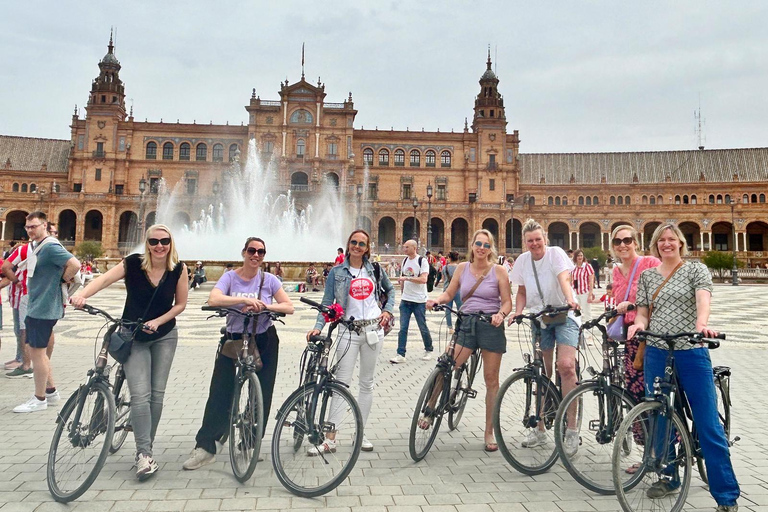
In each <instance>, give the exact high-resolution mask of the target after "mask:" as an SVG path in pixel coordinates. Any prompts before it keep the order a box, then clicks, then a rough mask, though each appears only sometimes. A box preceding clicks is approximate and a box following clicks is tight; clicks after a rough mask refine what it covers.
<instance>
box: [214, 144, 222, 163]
mask: <svg viewBox="0 0 768 512" xmlns="http://www.w3.org/2000/svg"><path fill="white" fill-rule="evenodd" d="M213 161H214V162H223V161H224V145H223V144H214V145H213Z"/></svg>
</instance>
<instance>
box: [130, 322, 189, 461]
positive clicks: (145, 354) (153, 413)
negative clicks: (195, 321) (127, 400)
mask: <svg viewBox="0 0 768 512" xmlns="http://www.w3.org/2000/svg"><path fill="white" fill-rule="evenodd" d="M178 339H179V338H178V331H177V330H176V328H175V327H174V328H173V330H171V332H169V333H168V334H166V335H165V336H163V337H162V338H159V339H156V340H154V341H134V342H133V347H132V348H131V355H130V356H128V360H127V361H126V362H125V364H124V365H123V370H124V371H125V379H126V381H127V382H128V389H129V390H130V391H131V425H132V426H133V437H134V439H135V440H136V454H137V455H138V454H141V453H143V454H145V455H149V456H150V457H151V456H152V444H153V443H154V441H155V434H156V433H157V425H158V424H159V423H160V416H161V415H162V413H163V398H164V397H165V386H166V384H167V383H168V374H170V372H171V363H173V356H174V354H175V353H176V344H177V343H178Z"/></svg>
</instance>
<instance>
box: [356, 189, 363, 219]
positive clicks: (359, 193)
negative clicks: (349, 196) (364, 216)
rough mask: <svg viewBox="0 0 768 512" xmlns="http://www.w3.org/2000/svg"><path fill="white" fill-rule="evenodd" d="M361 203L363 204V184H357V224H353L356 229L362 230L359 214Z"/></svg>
mask: <svg viewBox="0 0 768 512" xmlns="http://www.w3.org/2000/svg"><path fill="white" fill-rule="evenodd" d="M362 203H363V184H362V183H358V184H357V222H355V224H356V225H357V226H356V229H360V228H362V227H363V226H362V222H361V219H360V214H361V212H362V209H363V208H362Z"/></svg>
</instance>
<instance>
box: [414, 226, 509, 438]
mask: <svg viewBox="0 0 768 512" xmlns="http://www.w3.org/2000/svg"><path fill="white" fill-rule="evenodd" d="M497 257H498V256H497V253H496V244H495V242H494V239H493V234H491V232H490V231H488V230H487V229H480V230H478V231H475V236H473V237H472V245H471V246H470V254H469V262H468V263H460V264H459V266H458V267H456V271H455V272H454V274H453V277H452V278H451V282H450V284H449V285H448V288H447V289H446V290H445V291H444V292H443V293H442V294H440V296H439V297H438V298H437V300H429V301H427V308H428V309H430V310H431V309H432V308H433V307H434V306H435V305H436V304H448V303H449V302H450V301H451V300H453V298H454V297H455V296H456V293H459V292H460V293H461V302H462V306H461V311H462V312H464V313H493V320H492V321H491V323H490V324H488V323H486V322H480V321H478V319H477V317H470V319H469V321H465V322H463V323H462V324H461V327H460V328H459V334H458V337H457V341H456V345H457V346H456V347H455V349H454V350H455V352H454V358H455V360H456V366H457V367H458V366H461V365H462V364H464V362H465V361H466V360H467V359H468V358H469V356H470V355H472V352H474V351H475V350H477V349H478V348H480V349H482V350H483V352H482V357H483V377H484V378H485V451H487V452H495V451H496V450H498V449H499V445H498V444H496V440H495V438H494V435H493V406H494V403H495V402H496V394H497V393H498V391H499V369H500V368H501V356H502V355H504V353H505V352H506V351H507V338H506V337H505V336H504V325H503V324H504V318H505V317H506V316H507V315H508V314H509V313H510V311H512V294H511V291H510V288H509V279H508V278H507V271H506V270H505V269H504V267H502V266H501V265H497V264H496V260H497ZM452 260H453V258H452ZM431 422H432V418H431V417H424V418H422V419H421V420H420V422H419V424H420V425H422V428H429V424H430V423H431Z"/></svg>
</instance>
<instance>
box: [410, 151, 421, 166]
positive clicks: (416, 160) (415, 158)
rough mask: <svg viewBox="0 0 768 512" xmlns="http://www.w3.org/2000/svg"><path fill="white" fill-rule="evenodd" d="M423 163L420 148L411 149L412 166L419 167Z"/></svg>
mask: <svg viewBox="0 0 768 512" xmlns="http://www.w3.org/2000/svg"><path fill="white" fill-rule="evenodd" d="M420 165H421V153H419V150H418V149H412V150H411V167H419V166H420Z"/></svg>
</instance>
